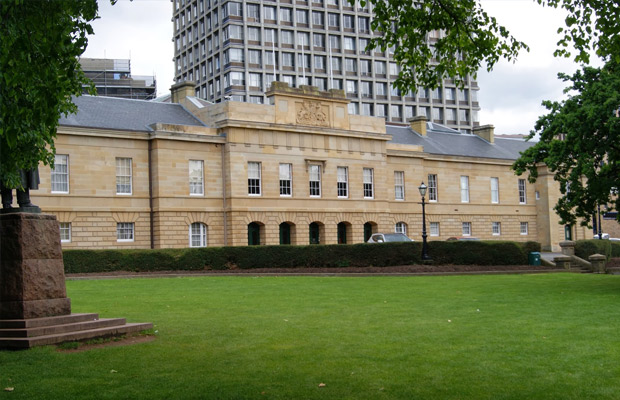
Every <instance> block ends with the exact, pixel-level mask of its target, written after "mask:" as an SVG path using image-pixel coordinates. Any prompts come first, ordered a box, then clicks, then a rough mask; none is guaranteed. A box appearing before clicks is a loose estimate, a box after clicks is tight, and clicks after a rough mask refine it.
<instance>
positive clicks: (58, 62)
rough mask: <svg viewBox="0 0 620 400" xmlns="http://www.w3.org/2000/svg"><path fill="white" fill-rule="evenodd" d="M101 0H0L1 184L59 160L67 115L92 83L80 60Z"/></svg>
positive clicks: (16, 181) (16, 182)
mask: <svg viewBox="0 0 620 400" xmlns="http://www.w3.org/2000/svg"><path fill="white" fill-rule="evenodd" d="M97 11H98V7H97V1H96V0H37V1H22V0H2V1H1V2H0V37H1V38H2V39H1V40H0V180H1V181H3V182H5V183H6V184H7V185H8V186H11V187H17V186H19V185H20V180H19V175H18V172H19V170H20V169H26V170H29V169H32V168H35V167H37V165H38V164H39V162H40V161H42V162H43V163H44V164H52V163H53V161H54V138H55V136H56V128H57V126H58V120H59V119H60V116H61V115H62V114H65V115H67V114H69V113H72V112H75V111H76V107H75V105H74V104H73V103H72V101H71V96H73V95H80V94H81V93H82V84H89V83H90V81H88V80H87V79H86V78H85V76H84V74H83V72H82V70H81V68H80V65H79V62H78V57H79V56H80V55H81V54H82V53H83V52H84V50H85V49H86V44H87V38H86V36H87V34H92V28H91V26H90V25H89V23H90V22H91V21H92V20H94V19H95V18H97Z"/></svg>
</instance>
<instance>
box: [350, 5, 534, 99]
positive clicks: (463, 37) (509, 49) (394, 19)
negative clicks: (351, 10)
mask: <svg viewBox="0 0 620 400" xmlns="http://www.w3.org/2000/svg"><path fill="white" fill-rule="evenodd" d="M361 3H362V4H366V3H372V4H373V12H374V14H375V15H374V17H373V20H372V23H371V28H372V30H373V31H374V32H380V33H381V36H377V37H375V38H373V39H372V40H371V43H370V47H371V48H380V49H381V50H382V51H386V50H387V49H391V51H393V53H394V60H395V61H396V62H397V63H398V64H399V65H400V66H401V72H400V74H399V77H398V79H397V80H396V81H395V82H394V84H395V86H397V87H398V88H399V89H401V90H402V91H404V92H407V91H409V90H410V89H415V88H416V87H417V85H418V84H421V85H424V86H425V87H429V88H435V87H437V86H438V85H439V84H440V83H441V81H442V80H443V79H445V78H452V79H455V80H456V81H457V82H465V81H466V79H467V77H468V76H475V75H476V73H477V71H478V70H479V69H480V68H481V67H482V65H483V64H486V67H487V69H488V70H491V69H492V68H493V66H494V65H495V63H496V62H497V61H498V60H499V59H500V58H506V59H508V60H514V59H515V58H516V56H517V54H518V52H519V51H520V50H522V49H527V50H529V49H528V47H527V45H525V43H523V42H520V41H518V40H516V39H515V38H514V37H512V36H511V35H510V33H509V32H508V30H507V29H506V28H504V27H503V26H500V25H499V24H498V23H497V21H496V19H495V18H493V17H491V16H489V15H488V14H487V13H486V12H485V11H484V10H483V9H482V8H481V6H480V4H479V2H478V1H477V0H458V1H457V0H422V1H411V0H361Z"/></svg>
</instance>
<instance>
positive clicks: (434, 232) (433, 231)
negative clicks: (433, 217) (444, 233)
mask: <svg viewBox="0 0 620 400" xmlns="http://www.w3.org/2000/svg"><path fill="white" fill-rule="evenodd" d="M428 226H429V228H428V230H429V234H430V235H431V236H432V237H437V236H439V235H440V229H441V228H440V224H439V222H436V221H433V222H429V225H428ZM433 227H435V228H433Z"/></svg>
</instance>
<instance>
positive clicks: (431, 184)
mask: <svg viewBox="0 0 620 400" xmlns="http://www.w3.org/2000/svg"><path fill="white" fill-rule="evenodd" d="M437 198H438V196H437V175H435V174H428V201H437Z"/></svg>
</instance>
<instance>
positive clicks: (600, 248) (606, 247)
mask: <svg viewBox="0 0 620 400" xmlns="http://www.w3.org/2000/svg"><path fill="white" fill-rule="evenodd" d="M592 254H602V255H604V256H605V257H607V260H609V259H610V258H617V257H620V242H612V241H610V240H600V239H588V240H578V241H577V242H576V243H575V255H576V256H577V257H580V258H583V259H584V260H587V259H588V257H590V256H591V255H592Z"/></svg>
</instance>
